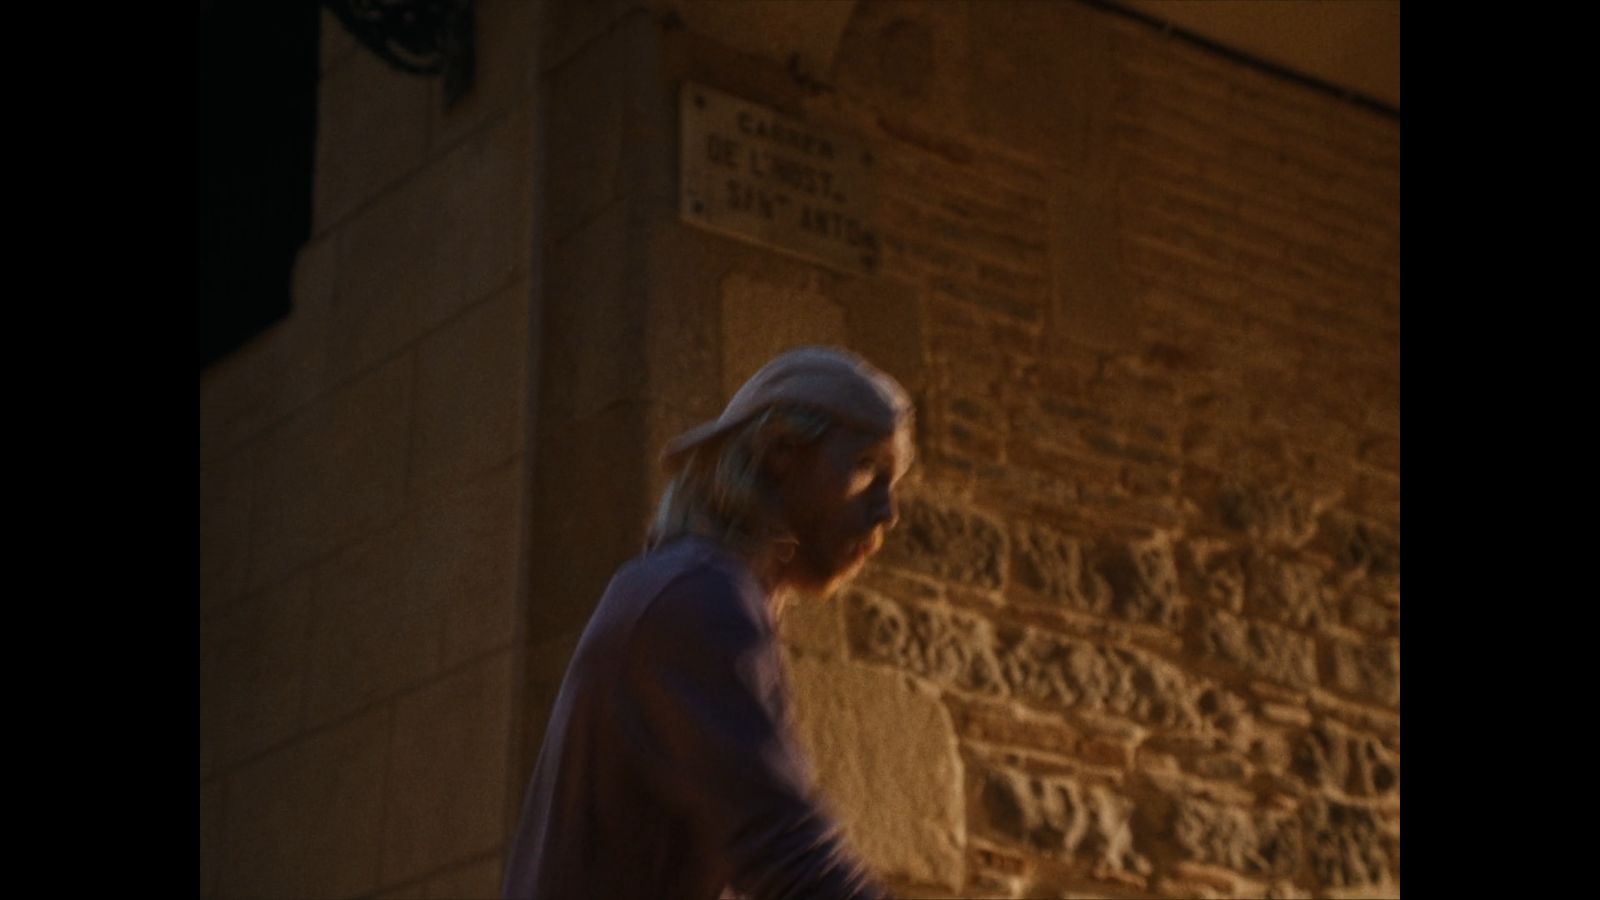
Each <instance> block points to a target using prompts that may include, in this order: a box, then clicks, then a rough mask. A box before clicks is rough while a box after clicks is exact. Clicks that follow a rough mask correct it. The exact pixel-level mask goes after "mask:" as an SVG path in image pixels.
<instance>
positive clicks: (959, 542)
mask: <svg viewBox="0 0 1600 900" xmlns="http://www.w3.org/2000/svg"><path fill="white" fill-rule="evenodd" d="M1004 552H1005V537H1004V535H1003V534H1002V533H1001V531H1000V528H999V526H997V525H995V524H994V523H993V522H990V521H989V520H988V519H986V518H984V517H982V516H979V515H976V514H974V513H971V512H968V511H966V510H958V509H947V508H941V507H938V506H935V505H933V504H931V503H928V502H927V501H925V500H916V499H907V500H906V501H905V502H903V503H902V504H901V506H900V524H899V527H897V528H895V529H894V530H893V531H891V532H889V539H888V541H887V542H886V543H885V544H884V546H883V553H882V555H881V557H880V558H881V559H882V561H883V562H884V563H886V564H888V565H891V566H901V567H904V568H907V569H911V570H913V571H917V572H923V573H925V574H928V575H931V576H933V577H935V578H939V579H944V580H950V581H959V582H961V583H963V584H970V585H974V586H976V587H984V588H998V587H999V586H1000V560H1001V555H1002V554H1003V553H1004Z"/></svg>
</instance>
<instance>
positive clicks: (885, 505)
mask: <svg viewBox="0 0 1600 900" xmlns="http://www.w3.org/2000/svg"><path fill="white" fill-rule="evenodd" d="M899 521H900V507H899V504H898V503H896V502H895V498H894V488H892V487H890V486H888V485H887V484H886V485H884V486H883V487H882V488H880V489H879V490H877V491H874V492H873V496H872V524H873V526H874V527H882V528H883V530H884V531H888V530H889V529H891V528H893V527H894V526H895V524H896V523H898V522H899Z"/></svg>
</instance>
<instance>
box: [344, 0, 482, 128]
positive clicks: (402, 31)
mask: <svg viewBox="0 0 1600 900" xmlns="http://www.w3.org/2000/svg"><path fill="white" fill-rule="evenodd" d="M322 3H323V5H324V6H326V7H327V8H328V10H329V11H331V12H332V13H333V14H334V15H335V16H337V17H338V18H339V21H340V22H341V23H343V24H344V27H345V30H346V31H348V32H350V35H351V36H352V37H354V38H355V39H356V40H357V41H360V42H361V45H362V46H364V47H366V48H367V49H368V50H371V51H372V52H373V53H376V54H377V55H378V57H379V58H380V59H382V60H383V61H385V62H387V63H388V64H389V65H391V66H394V67H395V68H396V69H399V70H400V71H402V72H409V73H411V74H413V75H437V74H441V73H442V74H443V76H444V105H445V108H446V109H448V108H449V107H451V106H453V105H454V104H455V102H456V101H457V100H460V99H461V98H462V97H463V96H465V95H466V93H467V90H468V89H469V88H471V87H472V68H473V27H474V26H473V15H472V0H322Z"/></svg>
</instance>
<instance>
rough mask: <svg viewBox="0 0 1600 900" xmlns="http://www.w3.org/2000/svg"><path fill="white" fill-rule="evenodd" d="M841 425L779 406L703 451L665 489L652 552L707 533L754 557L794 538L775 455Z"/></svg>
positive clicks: (650, 541)
mask: <svg viewBox="0 0 1600 900" xmlns="http://www.w3.org/2000/svg"><path fill="white" fill-rule="evenodd" d="M833 424H834V422H833V419H832V417H830V416H829V415H828V414H827V413H825V412H823V411H821V410H819V409H816V408H814V407H809V406H799V405H793V404H779V405H775V406H771V407H768V408H767V409H765V410H763V411H762V412H760V413H759V414H757V415H756V416H755V417H753V418H752V419H751V420H750V421H748V422H746V423H745V424H743V425H741V426H739V427H737V428H735V429H734V430H733V431H731V432H730V433H729V434H727V435H723V436H721V437H720V438H717V439H714V440H710V441H707V442H705V443H704V444H701V445H700V446H698V447H695V448H694V449H693V450H692V451H690V453H689V454H688V457H687V458H686V459H685V460H684V462H683V463H682V465H681V466H680V467H679V469H678V471H677V472H676V473H675V474H674V475H673V476H672V478H671V479H670V480H668V482H667V486H666V489H665V490H664V491H662V494H661V500H660V502H659V503H658V504H657V505H656V512H655V516H654V518H653V519H652V521H651V524H650V530H649V532H648V534H647V535H646V536H645V549H647V550H650V549H654V548H655V547H657V546H659V545H661V544H664V543H666V542H667V541H670V540H672V539H674V538H677V537H681V536H683V535H685V534H699V535H703V536H705V537H709V538H712V539H714V540H718V541H720V542H722V543H723V544H724V545H726V546H728V547H730V548H733V549H736V550H739V551H741V552H746V553H759V552H761V551H763V550H765V549H766V548H767V547H768V545H770V544H771V543H772V542H773V541H778V540H783V539H784V538H785V537H787V536H788V535H787V532H786V531H785V530H784V528H783V525H782V523H780V522H778V521H777V520H776V516H775V510H774V508H773V505H774V502H775V497H774V493H775V492H774V488H775V485H773V484H772V483H771V479H770V477H769V476H768V474H767V471H766V460H767V457H768V455H769V454H770V453H771V452H772V451H773V450H774V449H775V448H777V447H780V446H791V447H799V446H805V445H808V444H812V443H815V442H816V441H818V440H820V439H821V438H822V436H823V435H824V434H826V433H827V431H828V429H829V428H831V427H833Z"/></svg>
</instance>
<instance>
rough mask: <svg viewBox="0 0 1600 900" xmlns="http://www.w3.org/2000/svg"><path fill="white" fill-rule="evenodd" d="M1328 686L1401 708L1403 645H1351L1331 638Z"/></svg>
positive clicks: (1376, 642) (1391, 642) (1394, 642)
mask: <svg viewBox="0 0 1600 900" xmlns="http://www.w3.org/2000/svg"><path fill="white" fill-rule="evenodd" d="M1326 646H1327V648H1328V653H1327V666H1328V671H1329V676H1328V679H1327V681H1328V685H1329V686H1330V687H1332V688H1334V689H1335V690H1337V691H1340V692H1342V693H1345V694H1349V695H1351V696H1354V697H1359V698H1362V699H1364V700H1374V701H1377V702H1378V703H1381V704H1383V705H1385V706H1389V707H1395V708H1398V707H1399V705H1400V642H1399V641H1398V640H1395V639H1388V640H1373V641H1350V640H1345V639H1343V638H1329V639H1328V640H1327V644H1326Z"/></svg>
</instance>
